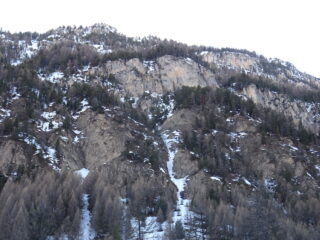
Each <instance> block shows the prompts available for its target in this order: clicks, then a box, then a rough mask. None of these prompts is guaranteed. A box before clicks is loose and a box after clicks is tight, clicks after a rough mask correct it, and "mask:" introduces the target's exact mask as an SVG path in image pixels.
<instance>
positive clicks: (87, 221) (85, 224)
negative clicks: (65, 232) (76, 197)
mask: <svg viewBox="0 0 320 240" xmlns="http://www.w3.org/2000/svg"><path fill="white" fill-rule="evenodd" d="M75 174H76V175H78V176H79V177H80V178H81V183H82V182H83V181H84V179H85V178H86V177H87V176H88V174H89V170H88V169H86V168H82V169H80V170H78V171H75ZM81 200H82V205H83V207H82V209H81V221H80V233H79V236H78V240H92V239H94V237H95V235H96V234H95V232H94V231H93V229H92V228H91V213H90V211H89V194H86V193H84V194H82V196H81Z"/></svg>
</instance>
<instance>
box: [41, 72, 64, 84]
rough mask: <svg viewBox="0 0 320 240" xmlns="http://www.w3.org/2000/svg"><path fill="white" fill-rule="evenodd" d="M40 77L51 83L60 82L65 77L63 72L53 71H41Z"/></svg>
mask: <svg viewBox="0 0 320 240" xmlns="http://www.w3.org/2000/svg"><path fill="white" fill-rule="evenodd" d="M38 77H39V78H40V79H41V80H42V81H49V82H51V83H58V82H60V80H61V79H63V78H64V74H63V72H53V73H50V74H42V73H39V74H38Z"/></svg>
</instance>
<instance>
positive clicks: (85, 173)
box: [75, 168, 90, 180]
mask: <svg viewBox="0 0 320 240" xmlns="http://www.w3.org/2000/svg"><path fill="white" fill-rule="evenodd" d="M89 172H90V171H89V170H88V169H86V168H81V169H80V170H77V171H75V173H76V174H77V175H78V176H80V177H81V178H82V179H83V180H84V179H85V178H86V177H87V176H88V174H89Z"/></svg>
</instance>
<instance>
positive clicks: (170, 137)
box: [161, 131, 190, 222]
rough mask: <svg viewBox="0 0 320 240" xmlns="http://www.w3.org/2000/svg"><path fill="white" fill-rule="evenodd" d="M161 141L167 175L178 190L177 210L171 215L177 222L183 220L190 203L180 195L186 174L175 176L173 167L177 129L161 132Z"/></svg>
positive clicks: (177, 135)
mask: <svg viewBox="0 0 320 240" xmlns="http://www.w3.org/2000/svg"><path fill="white" fill-rule="evenodd" d="M161 136H162V139H163V142H164V143H165V145H166V148H167V151H168V155H169V159H168V161H167V168H168V171H169V177H170V180H171V181H172V182H173V183H174V184H175V185H176V187H177V189H178V192H177V211H175V212H174V215H173V218H172V219H173V221H174V222H177V221H178V220H180V221H181V222H184V220H185V218H186V216H187V213H188V211H189V205H190V200H188V199H183V198H182V197H181V194H182V192H183V191H184V188H185V185H186V182H187V176H185V177H183V178H176V176H175V172H174V168H173V163H174V158H175V155H176V153H177V150H176V149H175V146H174V145H175V144H178V143H179V136H180V133H179V132H178V131H174V132H172V133H171V134H170V133H168V132H167V131H166V132H163V133H162V134H161Z"/></svg>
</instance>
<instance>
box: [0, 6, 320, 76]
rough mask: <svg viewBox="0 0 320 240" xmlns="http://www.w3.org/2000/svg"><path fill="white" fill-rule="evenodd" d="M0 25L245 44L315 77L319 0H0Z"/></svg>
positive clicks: (223, 44) (319, 47)
mask: <svg viewBox="0 0 320 240" xmlns="http://www.w3.org/2000/svg"><path fill="white" fill-rule="evenodd" d="M0 6H1V10H2V11H1V14H0V27H1V28H2V29H3V30H6V31H10V32H20V31H21V32H24V31H37V32H45V31H47V30H49V29H52V28H56V27H58V26H62V25H65V26H66V25H76V26H79V25H82V26H89V25H92V24H94V23H106V24H109V25H111V26H113V27H115V28H117V30H118V32H121V33H123V34H125V35H128V36H132V37H136V36H140V37H143V36H148V35H155V36H158V37H160V38H167V39H174V40H176V41H180V42H184V43H187V44H195V45H206V46H213V47H231V48H238V49H247V50H250V51H255V52H257V53H258V54H263V55H264V56H266V57H272V58H274V57H276V58H280V59H282V60H285V61H289V62H291V63H293V64H294V65H295V66H296V67H297V68H298V69H299V70H301V71H302V72H307V73H309V74H312V75H314V76H316V77H319V78H320V61H319V56H320V31H319V25H320V14H319V13H318V12H319V9H320V1H319V0H304V1H300V0H299V1H298V0H291V1H289V0H196V1H195V0H161V1H159V0H90V1H88V0H87V1H83V0H55V1H53V0H28V1H25V0H2V1H1V4H0Z"/></svg>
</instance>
